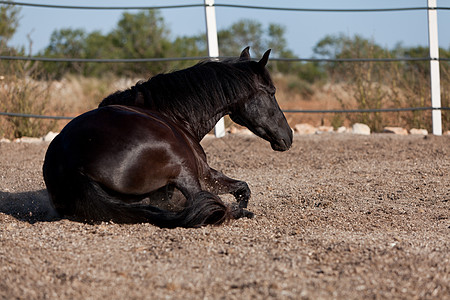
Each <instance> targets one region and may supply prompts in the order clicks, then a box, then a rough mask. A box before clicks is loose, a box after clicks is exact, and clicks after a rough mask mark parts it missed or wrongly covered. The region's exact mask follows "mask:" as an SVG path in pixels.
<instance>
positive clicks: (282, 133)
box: [230, 47, 292, 151]
mask: <svg viewBox="0 0 450 300" xmlns="http://www.w3.org/2000/svg"><path fill="white" fill-rule="evenodd" d="M269 54H270V50H267V51H266V53H264V55H263V57H262V58H261V60H260V61H259V62H255V61H251V59H250V54H249V47H247V48H245V49H244V50H243V51H242V53H241V56H240V58H239V60H240V62H241V63H245V64H249V67H250V68H249V69H250V70H251V72H252V74H251V75H250V76H253V77H254V84H255V92H254V93H252V95H250V97H248V98H246V99H241V100H240V101H238V103H236V105H235V106H234V108H233V110H232V111H231V114H230V118H231V119H232V120H233V121H234V122H236V123H237V124H239V125H242V126H245V127H247V128H248V129H250V130H251V131H252V132H253V133H254V134H256V135H257V136H259V137H261V138H263V139H265V140H267V141H269V142H270V145H271V146H272V149H273V150H277V151H285V150H288V149H289V148H290V147H291V145H292V129H291V128H290V127H289V124H288V123H287V121H286V118H285V116H284V114H283V112H282V111H281V109H280V107H279V106H278V103H277V99H276V98H275V90H276V89H275V86H274V85H273V82H272V79H271V78H270V75H269V72H267V70H266V68H265V66H266V64H267V61H268V59H269Z"/></svg>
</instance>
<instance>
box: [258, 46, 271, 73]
mask: <svg viewBox="0 0 450 300" xmlns="http://www.w3.org/2000/svg"><path fill="white" fill-rule="evenodd" d="M270 51H272V49H269V50H267V51H266V53H264V55H263V57H262V58H261V60H260V61H259V62H258V64H259V65H260V66H261V67H262V68H264V67H265V66H266V65H267V62H268V61H269V54H270Z"/></svg>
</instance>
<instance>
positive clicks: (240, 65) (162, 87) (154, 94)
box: [99, 60, 257, 119]
mask: <svg viewBox="0 0 450 300" xmlns="http://www.w3.org/2000/svg"><path fill="white" fill-rule="evenodd" d="M256 64H257V63H256V62H252V61H245V62H244V61H239V60H228V61H222V62H220V61H203V62H200V63H198V64H196V65H194V66H192V67H190V68H187V69H183V70H179V71H175V72H172V73H167V74H159V75H156V76H154V77H152V78H150V79H149V80H148V81H145V82H138V83H137V84H136V85H135V86H133V87H131V88H129V89H127V90H124V91H118V92H115V93H114V94H111V95H110V96H108V97H106V98H105V99H104V100H103V101H102V102H101V103H100V104H99V107H102V106H107V105H113V104H120V105H126V106H137V107H142V108H146V109H151V110H155V111H159V112H162V113H164V114H165V115H167V116H169V117H172V118H177V119H180V118H181V119H183V116H188V115H191V114H193V113H196V112H197V113H198V112H199V111H204V110H207V111H212V110H217V109H218V108H219V107H225V106H227V105H229V104H230V103H229V101H230V100H233V99H236V98H242V96H243V95H251V94H254V93H255V92H256V90H257V85H256V82H255V71H254V70H252V69H253V68H255V67H256Z"/></svg>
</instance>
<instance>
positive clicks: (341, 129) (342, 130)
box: [336, 126, 347, 133]
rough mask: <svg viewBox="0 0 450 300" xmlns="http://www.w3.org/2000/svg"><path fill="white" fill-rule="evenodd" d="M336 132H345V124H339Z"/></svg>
mask: <svg viewBox="0 0 450 300" xmlns="http://www.w3.org/2000/svg"><path fill="white" fill-rule="evenodd" d="M336 132H337V133H346V132H347V127H345V126H341V127H339V128H338V129H337V130H336Z"/></svg>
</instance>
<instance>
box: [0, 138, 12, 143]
mask: <svg viewBox="0 0 450 300" xmlns="http://www.w3.org/2000/svg"><path fill="white" fill-rule="evenodd" d="M0 143H11V140H8V139H5V138H1V139H0Z"/></svg>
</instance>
